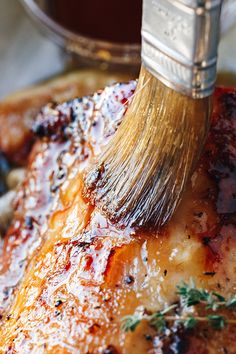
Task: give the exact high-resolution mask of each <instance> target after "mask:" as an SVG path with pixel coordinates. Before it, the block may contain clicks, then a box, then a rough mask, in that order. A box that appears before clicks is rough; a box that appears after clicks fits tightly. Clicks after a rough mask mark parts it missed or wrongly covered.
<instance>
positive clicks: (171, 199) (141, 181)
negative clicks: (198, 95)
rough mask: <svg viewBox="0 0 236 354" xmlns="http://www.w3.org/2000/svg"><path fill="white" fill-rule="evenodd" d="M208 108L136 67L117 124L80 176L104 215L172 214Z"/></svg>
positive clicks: (159, 219) (157, 217)
mask: <svg viewBox="0 0 236 354" xmlns="http://www.w3.org/2000/svg"><path fill="white" fill-rule="evenodd" d="M210 107H211V100H210V98H204V99H198V100H194V99H192V98H190V97H187V96H184V95H182V94H180V93H177V92H175V91H173V90H172V89H170V88H168V87H166V86H165V85H163V84H162V83H161V82H160V81H158V80H157V79H156V78H155V77H153V76H152V75H151V74H150V73H149V72H148V71H147V70H146V69H145V68H144V67H142V69H141V72H140V77H139V82H138V86H137V89H136V93H135V95H134V98H133V100H132V103H131V105H130V107H129V108H128V111H127V113H126V115H125V117H124V120H123V122H122V123H121V125H120V127H119V128H118V130H117V132H116V134H115V135H114V137H113V138H112V140H111V141H110V143H109V144H108V147H107V149H106V151H105V152H104V153H103V154H102V156H100V159H99V163H98V164H97V165H96V167H94V168H93V169H92V170H91V171H90V172H89V174H88V176H87V178H86V187H87V190H88V191H89V193H90V196H91V197H92V198H93V199H94V202H95V203H96V204H97V205H98V206H99V207H100V208H101V209H102V210H103V211H104V212H105V213H106V214H107V215H108V217H110V218H111V219H113V220H116V221H122V222H123V223H124V224H132V225H139V226H146V225H147V224H148V225H150V224H152V225H155V226H161V225H163V224H164V223H165V222H166V221H167V220H168V219H169V218H170V217H171V216H172V214H173V212H174V210H175V209H176V207H177V205H178V203H179V201H180V199H181V196H182V193H183V191H184V189H185V186H186V183H187V181H188V179H189V177H190V175H191V173H192V171H193V167H194V164H195V163H196V160H197V158H198V156H199V153H200V152H201V148H202V146H203V143H204V140H205V137H206V133H207V131H208V125H209V117H210Z"/></svg>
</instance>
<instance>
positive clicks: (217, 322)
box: [207, 315, 225, 330]
mask: <svg viewBox="0 0 236 354" xmlns="http://www.w3.org/2000/svg"><path fill="white" fill-rule="evenodd" d="M207 318H208V320H209V324H210V325H211V327H212V328H214V329H219V330H220V329H223V328H224V327H225V319H224V317H223V316H221V315H209V316H207Z"/></svg>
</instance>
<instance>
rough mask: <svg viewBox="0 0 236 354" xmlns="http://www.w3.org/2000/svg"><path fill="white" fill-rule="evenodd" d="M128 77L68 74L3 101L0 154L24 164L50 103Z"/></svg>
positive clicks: (1, 103)
mask: <svg viewBox="0 0 236 354" xmlns="http://www.w3.org/2000/svg"><path fill="white" fill-rule="evenodd" d="M117 80H127V76H126V75H118V74H109V73H108V74H106V73H101V72H99V71H95V70H90V71H88V70H86V71H85V70H84V71H78V72H73V73H71V74H66V75H64V76H61V77H59V78H56V79H53V80H50V81H47V82H45V83H42V84H40V85H37V86H35V87H30V88H28V89H26V90H24V91H20V92H18V93H15V94H12V95H10V96H9V97H7V98H5V99H4V100H3V101H1V102H0V126H1V134H0V152H1V151H2V152H3V153H4V154H5V155H6V156H7V158H8V160H9V161H11V162H13V163H16V164H18V165H19V164H20V165H25V164H26V161H27V156H28V154H29V151H30V149H31V146H32V143H33V141H34V136H33V134H32V131H31V127H32V125H33V123H34V121H35V117H36V116H37V114H38V113H39V111H40V109H41V108H42V107H43V106H44V105H46V104H47V103H48V102H51V101H55V102H58V103H60V102H64V101H67V100H69V99H72V98H75V97H78V96H83V95H87V94H90V93H92V92H94V91H95V90H97V89H99V88H101V87H104V86H105V85H107V84H109V83H111V82H115V81H117Z"/></svg>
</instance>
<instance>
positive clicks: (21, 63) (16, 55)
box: [0, 0, 236, 98]
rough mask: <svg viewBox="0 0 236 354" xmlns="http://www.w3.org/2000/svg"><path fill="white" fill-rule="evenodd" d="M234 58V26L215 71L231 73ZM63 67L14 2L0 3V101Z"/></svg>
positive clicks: (61, 58) (59, 56)
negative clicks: (217, 68) (217, 69)
mask: <svg viewBox="0 0 236 354" xmlns="http://www.w3.org/2000/svg"><path fill="white" fill-rule="evenodd" d="M100 54H101V55H103V56H105V55H106V52H105V53H100ZM235 57H236V26H235V27H233V28H231V29H230V30H229V31H228V32H227V34H225V35H224V37H223V39H222V41H221V44H220V49H219V71H227V72H230V73H235V72H236V61H235ZM67 64H68V57H67V56H66V55H65V53H64V52H63V51H62V49H61V48H59V47H58V46H57V44H55V43H54V42H53V41H52V40H51V39H48V38H47V36H44V35H43V34H42V33H41V32H40V31H39V29H38V27H37V26H36V24H35V23H34V21H33V20H32V19H30V18H29V16H28V14H27V13H26V12H25V9H24V8H23V6H22V4H21V3H20V2H19V1H18V0H1V1H0V75H1V77H0V80H1V81H0V82H1V84H0V98H2V97H4V96H5V95H7V94H9V93H10V92H12V91H15V90H19V89H20V88H22V87H25V86H27V85H29V84H31V83H35V82H37V81H39V80H43V79H45V78H48V77H51V76H54V75H56V74H58V73H61V72H63V71H64V70H65V69H67Z"/></svg>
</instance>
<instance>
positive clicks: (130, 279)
mask: <svg viewBox="0 0 236 354" xmlns="http://www.w3.org/2000/svg"><path fill="white" fill-rule="evenodd" d="M124 282H125V284H127V285H129V284H132V283H133V282H134V277H133V276H132V275H127V276H126V277H125V279H124Z"/></svg>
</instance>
